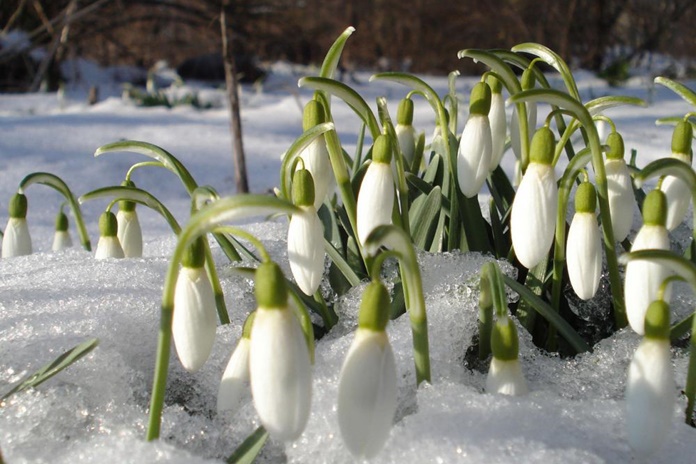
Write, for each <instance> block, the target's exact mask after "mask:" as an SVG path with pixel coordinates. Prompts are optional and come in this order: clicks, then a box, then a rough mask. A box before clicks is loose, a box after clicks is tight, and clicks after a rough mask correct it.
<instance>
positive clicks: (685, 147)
mask: <svg viewBox="0 0 696 464" xmlns="http://www.w3.org/2000/svg"><path fill="white" fill-rule="evenodd" d="M693 136H694V130H693V128H692V127H691V123H689V121H683V120H682V121H679V123H677V125H676V126H675V128H674V132H672V153H680V154H682V155H689V154H690V153H691V139H692V138H693Z"/></svg>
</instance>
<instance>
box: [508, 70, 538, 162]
mask: <svg viewBox="0 0 696 464" xmlns="http://www.w3.org/2000/svg"><path fill="white" fill-rule="evenodd" d="M534 84H535V78H534V72H533V71H532V70H531V69H525V70H524V72H523V73H522V79H521V85H522V90H530V89H533V88H534ZM525 108H526V109H527V134H528V136H529V139H530V140H531V139H532V135H533V134H534V129H535V128H536V122H537V105H536V103H533V102H527V103H525ZM510 145H511V147H512V152H513V153H514V154H515V157H517V159H521V158H522V142H521V139H520V121H519V115H518V113H517V105H514V106H513V107H512V116H511V117H510Z"/></svg>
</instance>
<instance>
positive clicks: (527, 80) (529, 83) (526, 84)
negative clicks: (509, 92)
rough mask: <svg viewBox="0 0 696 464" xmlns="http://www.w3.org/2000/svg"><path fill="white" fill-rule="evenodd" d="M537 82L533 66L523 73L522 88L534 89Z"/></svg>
mask: <svg viewBox="0 0 696 464" xmlns="http://www.w3.org/2000/svg"><path fill="white" fill-rule="evenodd" d="M535 83H536V78H535V77H534V71H532V68H527V69H525V70H524V72H523V73H522V79H521V85H522V90H530V89H533V88H534V84H535Z"/></svg>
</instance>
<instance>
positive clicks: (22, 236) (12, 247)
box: [2, 193, 31, 258]
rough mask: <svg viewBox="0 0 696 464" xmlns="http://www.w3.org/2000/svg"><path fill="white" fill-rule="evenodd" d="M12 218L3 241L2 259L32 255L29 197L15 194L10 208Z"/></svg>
mask: <svg viewBox="0 0 696 464" xmlns="http://www.w3.org/2000/svg"><path fill="white" fill-rule="evenodd" d="M8 212H9V216H10V218H9V219H8V221H7V226H6V227H5V233H4V236H3V239H2V257H3V258H12V257H14V256H24V255H30V254H31V236H30V235H29V226H28V225H27V197H26V196H25V195H24V194H22V193H15V194H14V195H13V196H12V198H11V199H10V204H9V206H8Z"/></svg>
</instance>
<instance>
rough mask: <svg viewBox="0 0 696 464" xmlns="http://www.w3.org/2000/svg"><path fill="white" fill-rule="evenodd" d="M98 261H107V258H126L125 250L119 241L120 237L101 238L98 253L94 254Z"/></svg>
mask: <svg viewBox="0 0 696 464" xmlns="http://www.w3.org/2000/svg"><path fill="white" fill-rule="evenodd" d="M94 257H95V258H96V259H107V258H116V259H121V258H124V257H125V255H124V254H123V248H121V243H120V242H119V241H118V237H114V236H109V237H104V236H100V237H99V241H98V242H97V251H96V252H95V253H94Z"/></svg>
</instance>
